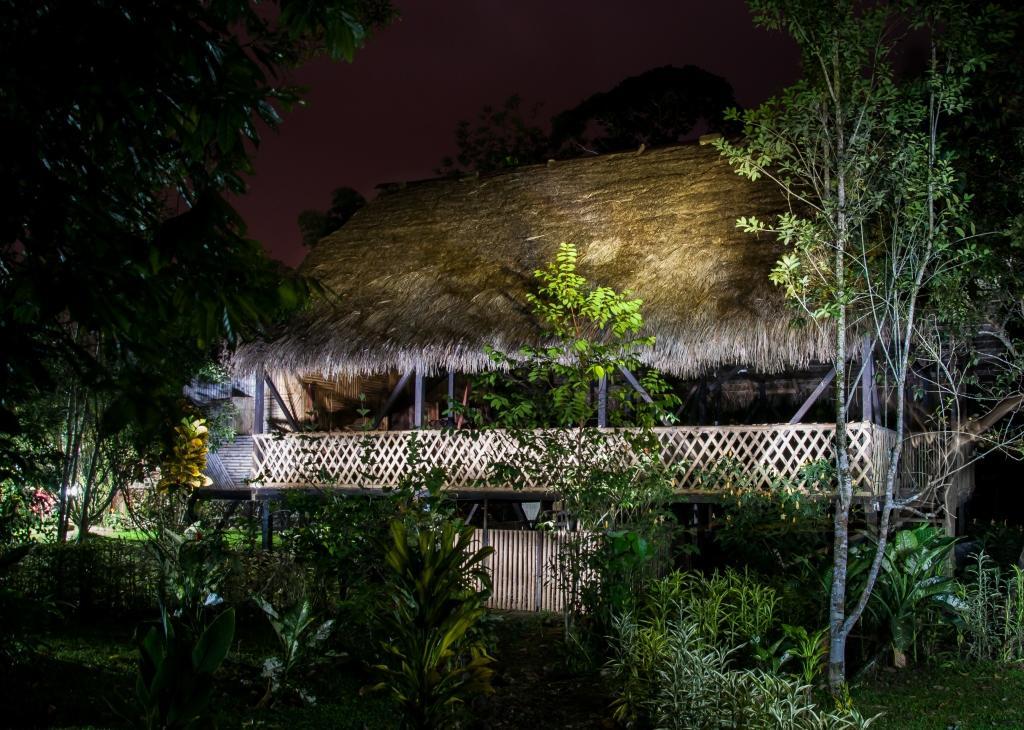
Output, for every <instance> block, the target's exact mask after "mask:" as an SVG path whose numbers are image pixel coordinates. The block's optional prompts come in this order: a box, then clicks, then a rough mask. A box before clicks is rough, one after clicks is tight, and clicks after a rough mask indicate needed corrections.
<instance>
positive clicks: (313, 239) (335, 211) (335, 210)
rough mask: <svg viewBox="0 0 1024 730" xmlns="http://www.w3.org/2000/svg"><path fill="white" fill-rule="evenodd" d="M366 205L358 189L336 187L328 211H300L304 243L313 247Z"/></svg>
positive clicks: (300, 225)
mask: <svg viewBox="0 0 1024 730" xmlns="http://www.w3.org/2000/svg"><path fill="white" fill-rule="evenodd" d="M365 205H366V198H364V197H363V196H362V195H361V194H360V193H359V191H358V190H354V189H353V188H349V187H340V188H335V189H334V192H332V193H331V207H329V208H328V209H327V210H326V211H324V212H321V211H319V210H304V211H302V212H301V213H299V220H298V223H299V230H300V231H301V232H302V243H303V245H305V246H307V247H309V248H313V247H314V246H316V245H317V244H318V243H319V242H320V239H322V238H324V237H325V236H329V235H330V234H332V233H334V232H335V231H336V230H338V229H339V228H341V227H342V226H343V225H345V224H346V223H348V219H349V218H351V217H352V216H354V215H355V214H356V213H358V212H359V210H360V209H361V208H362V207H363V206H365Z"/></svg>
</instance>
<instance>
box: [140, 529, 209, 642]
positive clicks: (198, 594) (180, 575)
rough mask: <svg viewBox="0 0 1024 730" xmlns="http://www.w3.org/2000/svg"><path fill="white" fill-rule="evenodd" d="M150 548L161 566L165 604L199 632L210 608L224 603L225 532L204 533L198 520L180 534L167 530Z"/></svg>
mask: <svg viewBox="0 0 1024 730" xmlns="http://www.w3.org/2000/svg"><path fill="white" fill-rule="evenodd" d="M150 547H151V549H152V551H153V553H154V555H156V558H157V563H158V566H159V576H160V582H159V584H158V585H159V588H158V590H159V601H160V603H161V605H163V606H168V607H170V608H171V611H172V613H173V615H174V617H175V618H177V619H180V620H181V621H182V625H183V626H184V627H185V628H187V629H188V630H189V631H191V632H193V635H195V634H196V633H198V631H199V630H200V628H201V627H202V626H203V624H204V623H205V612H206V610H207V609H208V608H209V607H211V606H216V605H218V604H220V603H221V602H222V599H221V597H220V596H219V595H218V590H219V589H220V584H221V583H222V582H223V581H224V579H225V577H226V576H227V573H228V566H227V563H226V561H225V559H224V555H223V544H222V535H221V534H220V533H218V532H217V531H211V532H210V533H204V531H203V528H202V526H201V525H200V524H198V523H196V524H193V525H191V526H190V527H189V528H188V529H187V530H185V532H184V533H183V534H180V535H179V534H178V533H176V532H173V531H172V530H168V529H165V530H163V531H162V532H161V535H160V539H159V540H154V541H151V542H150Z"/></svg>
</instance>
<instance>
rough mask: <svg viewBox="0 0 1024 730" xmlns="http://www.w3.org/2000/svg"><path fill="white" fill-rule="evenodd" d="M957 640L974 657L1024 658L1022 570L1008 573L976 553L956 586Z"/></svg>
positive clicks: (994, 658)
mask: <svg viewBox="0 0 1024 730" xmlns="http://www.w3.org/2000/svg"><path fill="white" fill-rule="evenodd" d="M957 608H958V612H957V643H958V645H959V646H960V651H961V653H962V654H963V655H964V656H965V657H966V658H968V659H972V660H975V661H980V660H993V661H1000V662H1007V663H1011V662H1020V661H1024V571H1022V570H1021V568H1020V567H1019V566H1016V565H1014V566H1011V568H1010V572H1009V574H1006V573H1004V572H1003V570H1002V569H1001V568H1000V567H999V566H998V565H997V564H995V562H993V561H992V559H991V558H989V557H988V556H987V555H986V554H985V553H978V555H977V557H976V558H975V564H974V565H973V566H972V567H971V570H970V572H969V580H967V581H966V582H964V583H960V584H959V585H958V586H957Z"/></svg>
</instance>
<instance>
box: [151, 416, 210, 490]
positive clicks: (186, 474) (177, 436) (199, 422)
mask: <svg viewBox="0 0 1024 730" xmlns="http://www.w3.org/2000/svg"><path fill="white" fill-rule="evenodd" d="M209 440H210V431H209V429H208V428H207V427H206V419H204V418H191V417H188V416H186V417H184V418H182V419H181V423H179V424H178V425H177V426H175V428H174V444H173V445H172V446H171V449H170V452H169V453H168V454H167V456H166V458H165V459H164V460H163V462H162V463H161V464H160V481H159V482H158V483H157V488H159V489H174V488H176V487H181V488H184V489H188V490H191V489H198V488H199V487H208V486H210V485H211V484H213V480H212V479H210V477H208V476H206V474H204V473H203V470H204V469H206V452H207V451H208V450H209Z"/></svg>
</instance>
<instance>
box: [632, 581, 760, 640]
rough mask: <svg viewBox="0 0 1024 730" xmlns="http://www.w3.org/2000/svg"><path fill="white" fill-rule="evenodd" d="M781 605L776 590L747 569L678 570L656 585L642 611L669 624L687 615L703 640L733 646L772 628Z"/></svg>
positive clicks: (643, 614)
mask: <svg viewBox="0 0 1024 730" xmlns="http://www.w3.org/2000/svg"><path fill="white" fill-rule="evenodd" d="M777 605H778V596H777V594H776V592H775V589H773V588H771V587H770V586H766V585H764V584H762V583H761V582H759V581H758V580H757V579H756V578H755V577H754V576H753V575H751V574H750V573H749V572H748V571H747V570H743V571H742V572H740V571H736V570H733V569H732V568H727V569H726V570H725V572H723V573H719V572H715V573H713V574H712V575H710V576H705V575H702V574H701V573H698V572H696V571H675V572H673V573H670V574H669V575H667V576H666V577H664V578H661V579H659V580H656V581H653V582H652V583H651V584H650V586H649V587H648V588H647V592H646V593H645V594H644V596H643V600H642V602H641V603H640V609H639V612H638V614H637V615H638V616H639V617H641V618H643V619H650V620H652V621H654V622H655V623H657V624H664V623H665V622H667V621H669V620H670V619H671V617H672V616H676V615H680V614H681V615H683V616H685V617H686V620H687V622H688V623H690V624H692V625H693V626H694V627H695V629H696V631H697V632H698V633H699V635H700V638H701V639H702V640H703V641H706V642H707V643H708V644H711V645H713V646H720V647H723V648H724V649H727V650H730V651H732V650H734V649H736V648H737V647H739V646H740V645H742V644H745V643H747V642H752V641H753V642H757V641H762V640H764V639H765V638H766V637H767V636H768V635H769V633H771V631H772V628H773V626H774V623H775V618H774V612H775V608H776V606H777Z"/></svg>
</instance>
